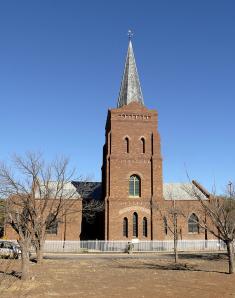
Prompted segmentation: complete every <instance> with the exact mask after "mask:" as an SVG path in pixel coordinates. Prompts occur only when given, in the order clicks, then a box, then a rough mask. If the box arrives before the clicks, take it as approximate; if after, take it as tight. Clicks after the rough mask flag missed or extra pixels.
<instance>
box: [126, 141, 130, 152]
mask: <svg viewBox="0 0 235 298" xmlns="http://www.w3.org/2000/svg"><path fill="white" fill-rule="evenodd" d="M125 151H126V153H129V151H130V141H129V139H128V137H126V138H125Z"/></svg>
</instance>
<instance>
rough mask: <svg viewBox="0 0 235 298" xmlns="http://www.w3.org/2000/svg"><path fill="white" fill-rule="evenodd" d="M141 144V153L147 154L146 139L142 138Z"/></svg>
mask: <svg viewBox="0 0 235 298" xmlns="http://www.w3.org/2000/svg"><path fill="white" fill-rule="evenodd" d="M140 142H141V153H145V139H144V138H141V139H140Z"/></svg>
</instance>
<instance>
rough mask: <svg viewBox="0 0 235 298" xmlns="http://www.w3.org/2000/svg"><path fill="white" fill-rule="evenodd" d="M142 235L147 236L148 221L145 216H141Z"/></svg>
mask: <svg viewBox="0 0 235 298" xmlns="http://www.w3.org/2000/svg"><path fill="white" fill-rule="evenodd" d="M143 236H144V237H148V222H147V218H146V217H144V218H143Z"/></svg>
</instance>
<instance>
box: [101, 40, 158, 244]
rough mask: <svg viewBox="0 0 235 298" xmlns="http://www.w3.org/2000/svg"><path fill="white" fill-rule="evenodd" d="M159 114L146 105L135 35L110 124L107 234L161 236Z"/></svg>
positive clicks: (105, 150) (120, 237) (106, 173)
mask: <svg viewBox="0 0 235 298" xmlns="http://www.w3.org/2000/svg"><path fill="white" fill-rule="evenodd" d="M157 123H158V114H157V111H155V110H149V109H148V108H147V107H146V106H145V105H144V99H143V95H142V91H141V86H140V81H139V76H138V72H137V67H136V63H135V57H134V51H133V47H132V42H131V40H129V45H128V51H127V57H126V62H125V67H124V74H123V78H122V82H121V88H120V93H119V97H118V102H117V108H116V109H110V110H109V111H108V115H107V121H106V127H105V132H106V134H105V145H104V148H103V166H102V186H103V194H104V200H105V239H106V240H130V239H133V238H138V239H140V240H156V239H157V238H158V239H159V233H161V229H162V228H161V227H158V220H157V210H156V205H157V204H158V203H161V202H162V200H163V189H162V187H163V185H162V157H161V148H160V136H159V133H158V127H157Z"/></svg>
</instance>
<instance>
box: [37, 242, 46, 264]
mask: <svg viewBox="0 0 235 298" xmlns="http://www.w3.org/2000/svg"><path fill="white" fill-rule="evenodd" d="M36 241H37V243H36V247H35V249H36V258H37V264H42V263H43V248H44V240H36Z"/></svg>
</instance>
